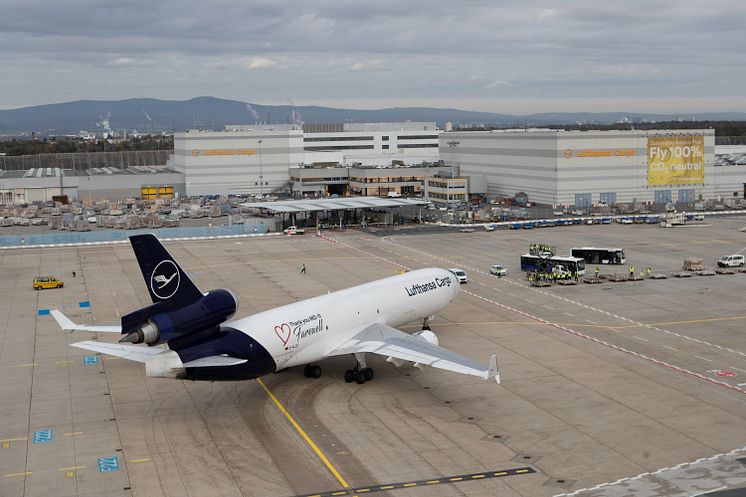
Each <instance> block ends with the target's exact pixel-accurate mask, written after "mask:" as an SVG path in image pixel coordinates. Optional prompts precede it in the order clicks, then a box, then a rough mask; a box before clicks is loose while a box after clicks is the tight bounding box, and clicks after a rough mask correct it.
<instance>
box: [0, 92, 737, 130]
mask: <svg viewBox="0 0 746 497" xmlns="http://www.w3.org/2000/svg"><path fill="white" fill-rule="evenodd" d="M293 112H294V113H295V115H296V119H298V120H302V121H303V122H306V123H338V122H399V121H435V122H437V123H438V124H439V125H441V126H442V125H443V123H444V122H446V121H451V122H452V123H453V124H454V125H469V124H485V125H492V126H497V127H513V126H516V127H518V126H520V127H523V126H545V125H548V124H573V123H577V122H585V123H588V122H593V123H603V124H605V123H612V122H616V121H619V120H621V119H624V118H627V119H634V120H656V121H668V120H676V119H680V118H682V119H686V120H691V119H696V120H746V113H738V112H730V113H704V114H686V115H673V114H631V113H624V112H608V113H572V112H568V113H542V114H531V115H526V116H515V115H509V114H497V113H491V112H474V111H466V110H459V109H439V108H430V107H395V108H390V109H378V110H356V109H335V108H331V107H317V106H299V107H291V106H289V105H257V104H248V103H246V102H239V101H236V100H225V99H220V98H214V97H198V98H193V99H191V100H186V101H177V100H158V99H154V98H136V99H128V100H117V101H105V100H79V101H75V102H66V103H61V104H48V105H37V106H33V107H23V108H19V109H11V110H0V134H4V135H21V134H30V133H31V132H36V133H38V134H40V135H64V134H77V133H78V132H79V131H80V130H87V131H91V132H97V133H100V132H102V131H106V130H107V129H111V130H115V131H121V130H123V129H126V130H128V131H132V130H137V131H139V132H160V131H169V132H170V131H174V130H176V131H180V130H185V129H190V128H199V129H222V128H223V125H225V124H254V123H256V122H267V121H269V122H271V123H275V124H277V123H281V124H284V123H288V122H290V120H291V115H292V114H293Z"/></svg>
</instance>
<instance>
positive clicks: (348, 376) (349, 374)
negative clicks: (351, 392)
mask: <svg viewBox="0 0 746 497" xmlns="http://www.w3.org/2000/svg"><path fill="white" fill-rule="evenodd" d="M353 381H355V372H354V371H353V370H351V369H348V370H346V371H345V383H352V382H353Z"/></svg>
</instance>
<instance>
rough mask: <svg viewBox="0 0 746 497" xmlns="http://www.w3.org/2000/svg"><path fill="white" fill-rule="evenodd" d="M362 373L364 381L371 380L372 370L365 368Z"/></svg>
mask: <svg viewBox="0 0 746 497" xmlns="http://www.w3.org/2000/svg"><path fill="white" fill-rule="evenodd" d="M363 372H364V374H365V381H370V380H372V379H373V368H365V369H364V370H363Z"/></svg>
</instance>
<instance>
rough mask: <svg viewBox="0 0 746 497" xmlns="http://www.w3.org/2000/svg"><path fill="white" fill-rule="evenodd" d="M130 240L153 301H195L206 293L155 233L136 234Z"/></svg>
mask: <svg viewBox="0 0 746 497" xmlns="http://www.w3.org/2000/svg"><path fill="white" fill-rule="evenodd" d="M130 243H131V244H132V250H134V252H135V257H137V263H138V264H139V265H140V271H142V275H143V278H144V279H145V286H147V287H148V293H150V298H151V299H152V300H153V303H158V302H165V301H170V302H172V303H174V304H178V303H181V302H184V303H191V302H193V301H195V300H197V299H198V298H201V297H202V296H203V293H202V292H201V291H200V290H199V288H197V285H195V284H194V282H192V280H191V279H190V278H189V276H187V274H186V273H185V272H184V270H183V269H181V266H179V264H178V263H177V262H176V260H175V259H174V258H173V257H172V256H171V254H169V253H168V251H167V250H166V248H165V247H164V246H163V245H162V244H161V242H160V241H158V238H156V237H155V235H152V234H145V235H134V236H131V237H130Z"/></svg>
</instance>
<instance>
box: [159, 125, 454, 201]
mask: <svg viewBox="0 0 746 497" xmlns="http://www.w3.org/2000/svg"><path fill="white" fill-rule="evenodd" d="M439 133H440V131H439V130H438V129H437V128H436V126H435V123H434V122H424V123H418V122H404V123H344V124H306V125H304V126H303V127H302V128H301V127H300V126H297V125H272V126H266V125H264V126H259V125H257V126H250V125H228V126H226V127H225V130H224V131H189V132H184V133H175V135H174V155H173V156H172V159H171V160H170V161H169V163H168V165H169V166H170V167H172V168H173V169H175V170H176V171H179V172H182V173H184V181H185V185H186V191H187V194H188V195H209V194H245V193H270V192H275V191H279V190H281V189H284V188H287V187H289V181H290V176H289V171H290V168H291V167H298V166H302V165H304V164H307V165H327V166H337V165H341V166H354V165H382V164H391V163H397V164H403V165H411V164H420V163H422V162H435V161H437V159H438V154H439V152H438V144H439V141H438V136H439Z"/></svg>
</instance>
